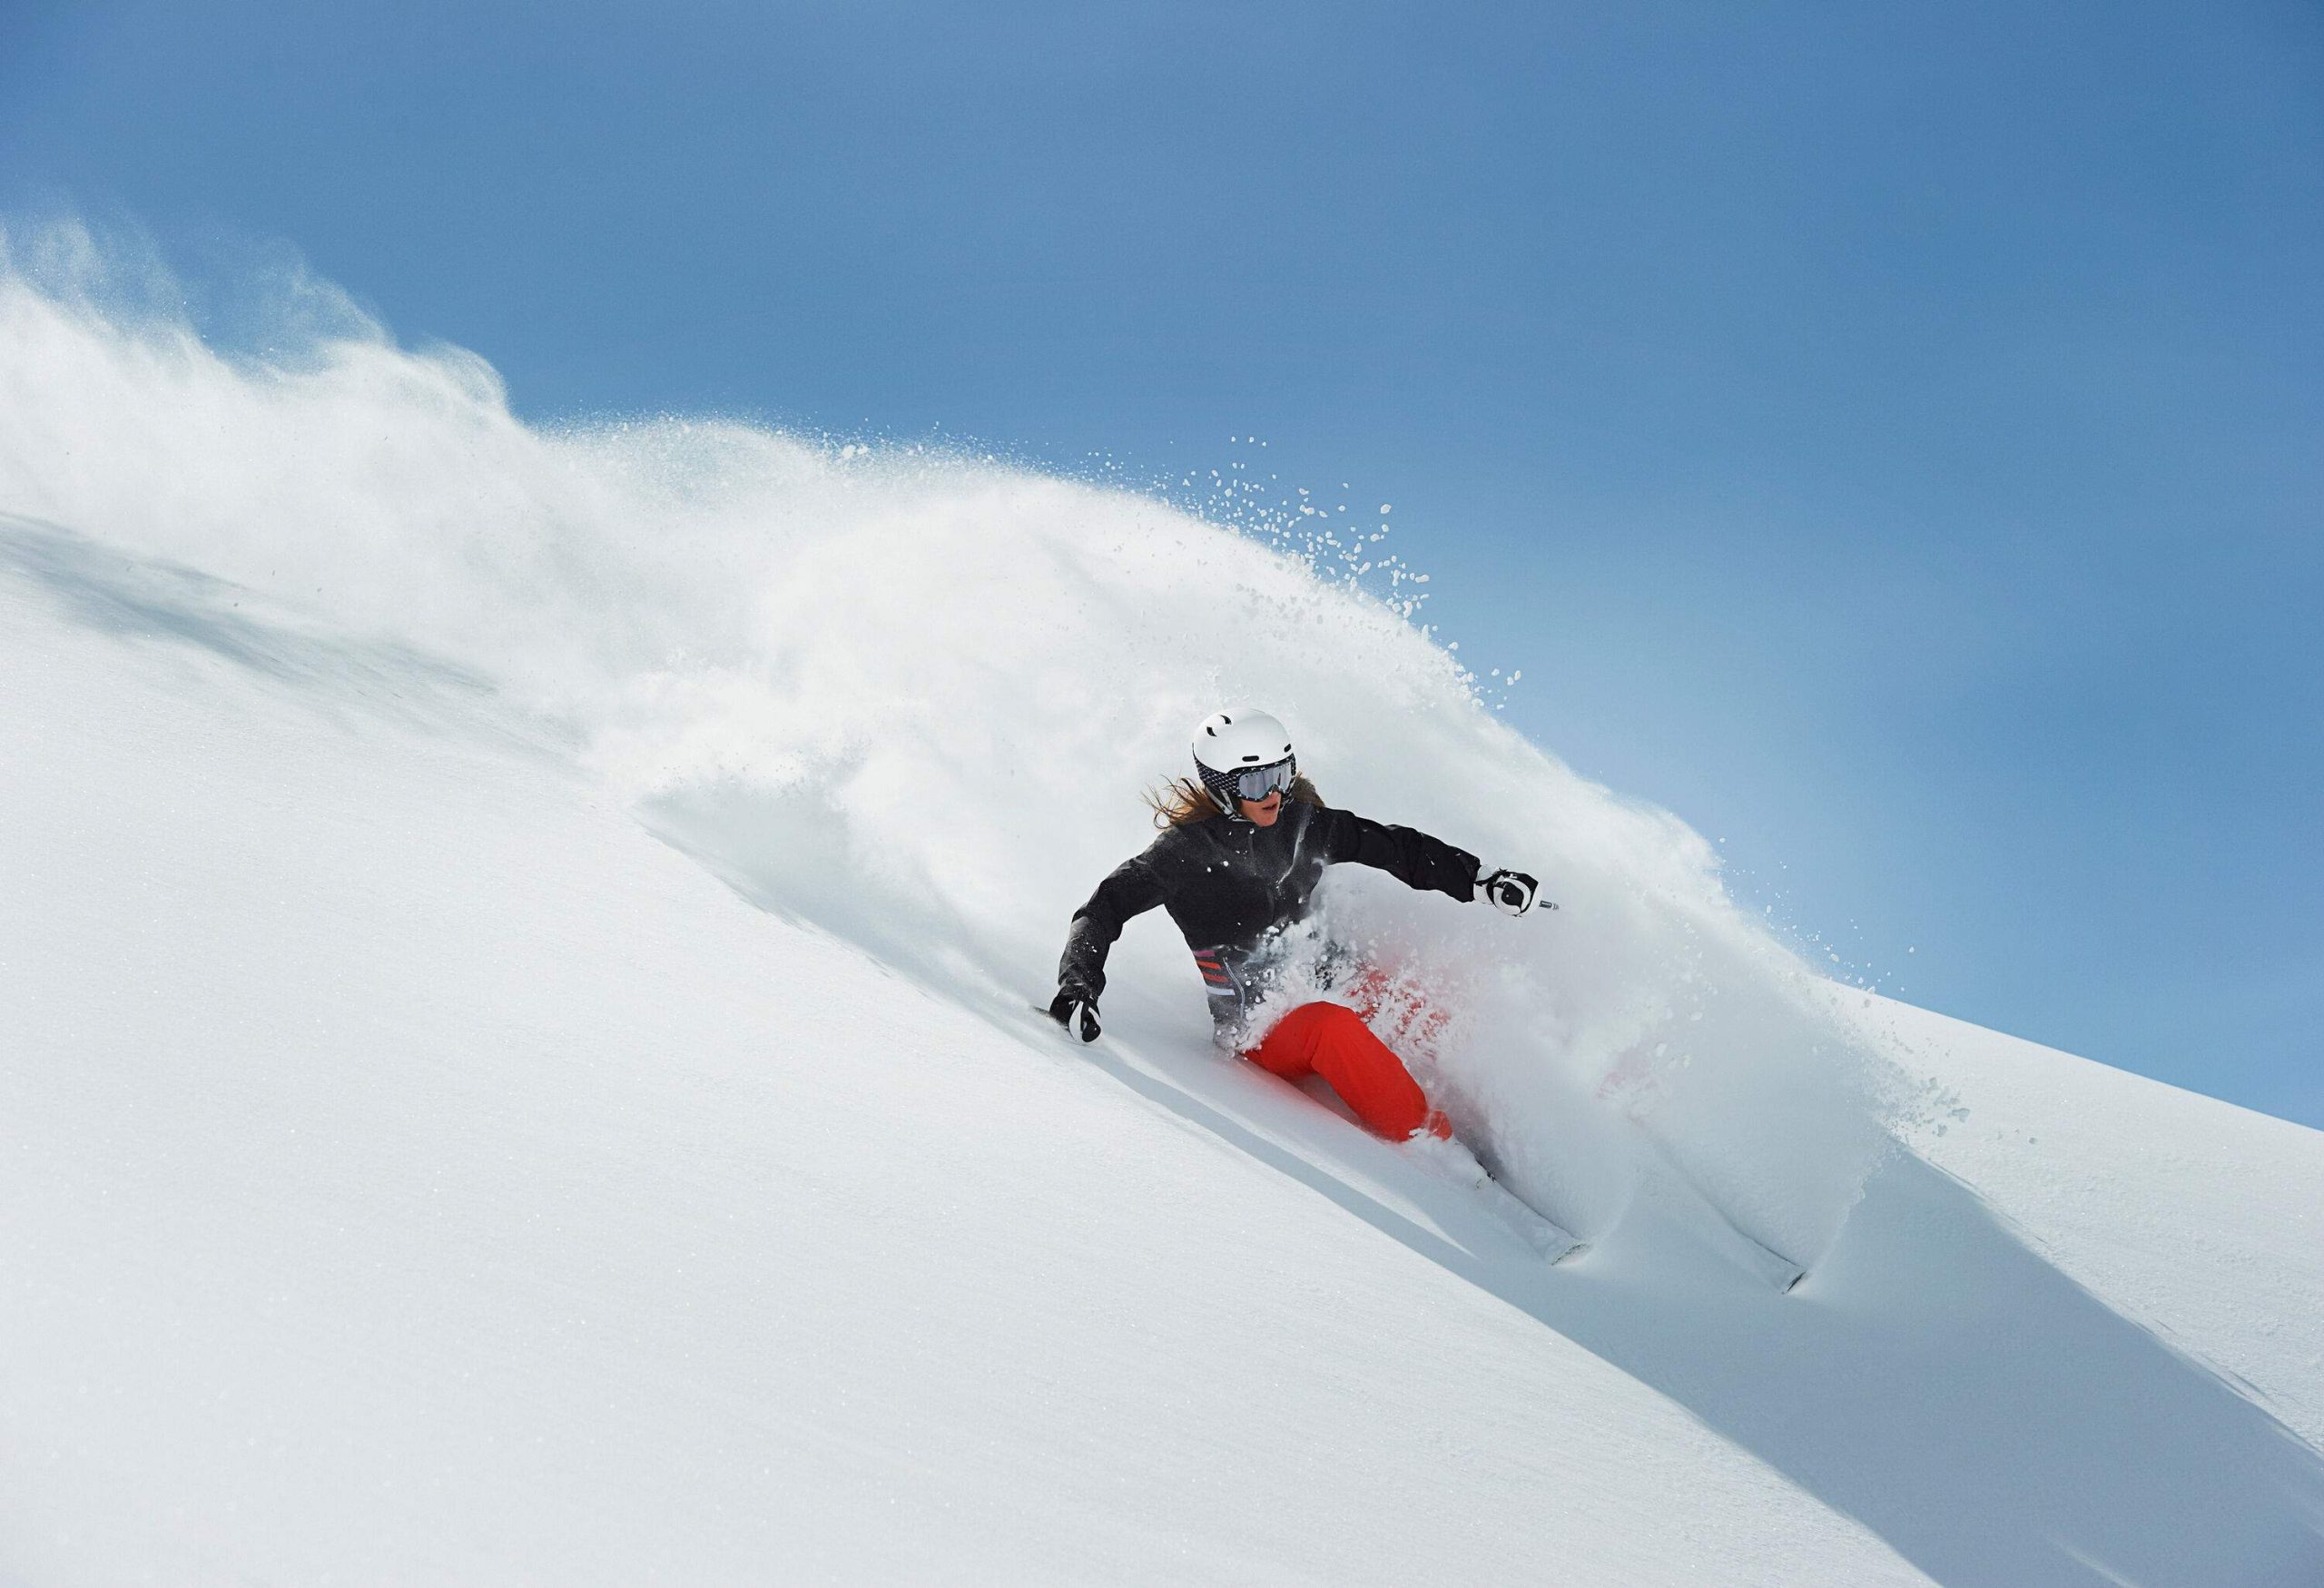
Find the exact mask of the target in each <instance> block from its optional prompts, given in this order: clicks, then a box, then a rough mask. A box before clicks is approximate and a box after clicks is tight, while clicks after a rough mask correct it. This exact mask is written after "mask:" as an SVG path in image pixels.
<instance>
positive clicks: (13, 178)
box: [0, 0, 2324, 1125]
mask: <svg viewBox="0 0 2324 1588" xmlns="http://www.w3.org/2000/svg"><path fill="white" fill-rule="evenodd" d="M59 211H68V212H78V213H82V214H85V215H88V216H91V217H93V218H95V219H98V220H100V221H127V222H132V223H134V224H136V225H139V226H142V227H143V228H145V229H147V230H148V231H150V232H152V233H153V235H154V236H155V237H156V238H157V239H158V240H159V242H161V244H162V247H163V249H164V250H165V252H168V253H169V254H170V256H171V257H172V260H173V261H175V262H176V263H178V264H179V265H181V266H182V267H184V268H186V269H189V270H192V271H195V272H196V273H197V274H201V273H203V272H208V273H209V274H210V275H211V276H212V278H213V279H216V280H218V281H231V279H232V278H233V276H234V275H235V273H236V271H238V270H240V269H241V268H242V267H244V266H245V265H247V263H248V262H249V261H251V260H253V259H258V258H263V257H264V256H265V254H266V251H267V250H268V249H269V248H270V247H272V246H278V245H288V246H292V247H295V248H296V249H298V250H299V251H300V252H303V254H304V255H305V256H306V257H307V258H308V259H309V260H310V261H312V263H313V265H314V267H315V268H316V269H317V270H318V271H320V272H321V273H323V274H325V275H327V276H329V277H330V278H331V279H333V280H335V281H339V282H340V283H342V284H344V285H346V286H348V287H350V289H352V290H354V291H357V292H358V293H359V294H361V295H362V296H364V297H365V298H366V299H368V300H369V301H370V302H371V303H372V304H374V305H375V306H376V308H377V309H378V311H379V313H380V314H381V315H382V316H383V317H384V318H385V319H386V320H387V321H388V322H389V324H390V325H392V326H393V327H394V328H395V329H396V330H397V331H398V332H399V334H401V335H402V336H403V337H404V338H406V339H407V340H424V339H428V338H443V339H446V340H451V341H455V342H458V343H460V344H462V345H464V346H468V347H471V348H474V349H476V350H478V351H479V352H481V353H483V354H484V355H485V356H486V357H487V358H488V359H490V360H492V361H493V362H494V363H495V364H496V365H497V367H498V368H499V369H500V370H501V371H502V372H503V373H504V375H505V376H506V377H507V380H508V382H509V386H510V390H511V394H512V398H513V400H514V401H515V403H516V404H517V407H518V409H519V410H520V411H522V412H525V413H527V415H530V416H535V417H554V416H560V415H567V414H576V413H602V412H608V411H617V412H633V411H638V410H649V409H686V410H704V409H719V410H725V411H734V412H744V413H750V414H753V415H758V416H763V417H765V418H769V419H776V420H779V421H783V422H788V423H793V424H799V425H805V426H812V427H816V428H823V429H837V430H842V431H848V432H867V431H868V432H871V433H875V434H881V435H892V436H912V437H918V436H924V435H929V434H931V433H940V434H944V435H948V436H956V437H973V438H976V439H980V440H982V441H985V442H990V443H992V444H994V445H997V446H999V447H1000V448H1003V449H1008V450H1009V451H1011V452H1013V453H1016V454H1018V455H1020V456H1023V457H1026V458H1029V459H1036V460H1041V461H1045V462H1048V463H1050V464H1054V465H1057V466H1060V467H1065V468H1068V469H1074V468H1085V467H1089V466H1090V465H1091V464H1092V461H1093V459H1106V460H1108V461H1109V462H1110V464H1111V465H1112V466H1114V467H1118V469H1121V470H1122V471H1123V472H1124V473H1126V474H1127V475H1128V476H1129V477H1131V478H1151V477H1162V476H1175V475H1176V474H1177V473H1179V472H1181V471H1182V470H1184V469H1187V468H1193V469H1198V470H1203V471H1206V470H1207V469H1211V468H1214V467H1217V468H1224V467H1226V464H1227V463H1228V462H1229V461H1230V460H1233V459H1238V458H1248V457H1250V456H1252V451H1251V449H1249V448H1247V447H1246V446H1244V445H1243V444H1242V443H1241V442H1240V441H1239V440H1237V441H1236V442H1233V443H1230V441H1229V437H1230V436H1231V437H1235V438H1241V437H1245V436H1254V437H1258V438H1263V439H1265V441H1266V442H1267V444H1268V445H1267V448H1266V449H1265V455H1264V456H1265V459H1266V462H1267V466H1268V469H1269V470H1270V471H1272V472H1276V473H1279V474H1280V475H1281V476H1282V477H1283V478H1284V479H1285V481H1286V482H1297V483H1306V484H1312V485H1315V486H1318V487H1321V488H1327V489H1328V488H1333V487H1336V485H1337V484H1338V482H1340V481H1342V480H1346V481H1348V482H1350V486H1351V488H1352V491H1353V493H1354V496H1355V497H1356V498H1359V499H1364V500H1371V501H1388V502H1393V503H1394V504H1396V514H1395V518H1394V522H1395V524H1396V525H1397V527H1398V538H1399V541H1400V543H1401V545H1400V549H1401V550H1402V551H1403V555H1404V556H1405V557H1407V558H1408V559H1410V560H1411V561H1412V562H1413V564H1415V565H1416V566H1418V567H1422V568H1424V569H1427V570H1429V571H1431V572H1432V573H1433V575H1434V577H1433V580H1432V584H1431V588H1432V589H1433V591H1434V592H1435V596H1434V597H1433V617H1434V620H1435V621H1436V622H1437V623H1438V624H1439V625H1441V626H1442V627H1443V631H1444V632H1445V633H1446V634H1447V635H1449V636H1453V637H1457V638H1459V639H1460V640H1461V641H1462V655H1463V656H1464V657H1467V658H1469V659H1470V661H1471V662H1472V665H1474V666H1478V667H1480V668H1481V669H1482V668H1485V667H1490V666H1502V667H1504V668H1508V667H1521V668H1522V669H1523V670H1524V673H1525V675H1526V676H1525V681H1524V682H1523V684H1521V686H1519V688H1518V689H1517V691H1516V692H1515V693H1514V695H1512V699H1511V703H1510V705H1509V708H1508V715H1509V716H1510V718H1511V719H1512V721H1513V722H1514V723H1515V724H1516V725H1518V726H1519V727H1521V728H1522V729H1523V730H1524V731H1526V732H1527V733H1528V734H1530V735H1531V736H1533V737H1534V738H1535V739H1537V740H1538V741H1540V742H1541V743H1542V744H1543V745H1546V746H1548V747H1549V748H1551V749H1552V750H1554V751H1556V752H1557V753H1559V754H1560V755H1563V756H1565V757H1566V758H1567V759H1568V760H1570V761H1571V762H1572V763H1573V764H1576V765H1577V766H1578V767H1580V768H1581V770H1583V771H1584V772H1586V773H1589V774H1592V775H1594V776H1597V777H1600V778H1601V779H1603V780H1605V781H1607V782H1609V783H1610V784H1614V785H1615V786H1617V787H1620V788H1622V789H1624V790H1626V791H1629V792H1631V793H1634V794H1640V795H1643V796H1646V797H1649V798H1651V799H1654V800H1657V801H1659V802H1660V803H1663V804H1668V805H1669V806H1670V807H1672V808H1673V809H1675V810H1677V811H1678V812H1679V814H1682V815H1684V816H1685V817H1687V818H1688V819H1689V821H1690V822H1692V823H1694V824H1696V825H1697V826H1698V827H1699V828H1701V829H1702V830H1703V831H1704V832H1706V833H1709V834H1710V835H1712V836H1714V837H1717V838H1719V839H1720V840H1722V841H1723V843H1724V845H1725V848H1726V849H1727V851H1728V854H1729V856H1730V859H1731V862H1732V864H1733V866H1734V868H1735V871H1736V874H1737V878H1738V889H1739V891H1740V892H1742V893H1744V894H1745V895H1746V896H1747V897H1749V898H1752V899H1754V900H1755V901H1764V902H1772V903H1773V904H1774V905H1775V906H1776V911H1777V915H1778V917H1779V918H1781V919H1784V920H1786V921H1787V922H1789V923H1791V924H1792V925H1793V926H1794V927H1795V928H1796V929H1797V930H1799V931H1801V932H1814V933H1817V934H1819V935H1820V936H1821V937H1822V938H1823V939H1825V940H1826V941H1827V942H1830V943H1831V944H1832V945H1833V946H1834V947H1835V948H1836V949H1837V952H1840V954H1841V955H1842V957H1843V958H1844V959H1845V960H1846V961H1847V962H1850V963H1851V964H1854V965H1856V966H1860V967H1868V968H1869V970H1870V972H1871V973H1872V974H1873V975H1874V976H1875V977H1876V978H1877V979H1878V980H1880V981H1882V983H1883V984H1884V986H1885V987H1886V988H1887V989H1888V990H1891V991H1896V992H1898V993H1900V994H1901V995H1903V996H1905V997H1906V998H1909V999H1911V1000H1912V1001H1915V1002H1920V1003H1925V1004H1927V1005H1929V1006H1931V1007H1935V1008H1938V1009H1942V1010H1945V1011H1947V1012H1950V1013H1955V1014H1958V1015H1960V1016H1962V1017H1964V1018H1965V1019H1969V1020H1973V1021H1977V1022H1979V1023H1982V1024H1987V1025H1993V1026H1997V1027H1999V1028H2001V1029H2003V1030H2006V1031H2014V1032H2017V1033H2019V1034H2022V1035H2025V1036H2030V1037H2033V1038H2035V1039H2037V1040H2040V1041H2047V1042H2052V1043H2054V1044H2056V1045H2058V1046H2061V1047H2064V1048H2068V1049H2071V1050H2075V1051H2078V1052H2083V1053H2087V1054H2090V1055H2092V1056H2093V1057H2097V1058H2102V1059H2104V1060H2108V1061H2110V1062H2112V1063H2116V1064H2120V1065H2122V1066H2124V1067H2125V1068H2129V1069H2133V1070H2141V1071H2142V1072H2145V1073H2148V1074H2152V1075H2156V1076H2159V1077H2161V1078H2162V1079H2164V1080H2170V1081H2172V1082H2174V1083H2176V1084H2179V1085H2183V1086H2189V1087H2192V1088H2195V1089H2197V1090H2203V1091H2208V1092H2211V1093H2214V1094H2215V1095H2219V1096H2222V1097H2226V1098H2229V1099H2230V1100H2235V1101H2238V1102H2241V1103H2244V1104H2247V1105H2249V1106H2251V1107H2255V1108H2260V1109H2264V1110H2270V1111H2271V1112H2276V1113H2280V1114H2283V1115H2285V1116H2287V1117H2290V1118H2293V1119H2300V1120H2303V1121H2305V1122H2307V1123H2309V1124H2316V1125H2324V1066H2319V1058H2324V1051H2320V1050H2324V1041H2319V1034H2318V1033H2319V1025H2320V1024H2324V886H2319V883H2324V839H2320V838H2319V822H2318V819H2317V814H2316V810H2317V803H2318V802H2317V799H2316V795H2315V790H2316V788H2317V786H2318V784H2319V778H2324V698H2319V697H2324V646H2319V643H2318V641H2317V639H2316V638H2315V637H2314V636H2315V633H2316V628H2317V621H2316V616H2315V615H2316V613H2317V611H2318V609H2319V602H2324V534H2319V528H2324V526H2319V508H2324V445H2319V443H2324V291H2319V289H2320V288H2324V12H2319V10H2318V9H2317V8H2316V7H2315V6H2314V5H2308V4H2291V3H2283V4H2243V3H2240V0H2223V3H2221V4H2215V5H2206V6H2160V5H2139V4H2130V5H2024V4H1982V3H1971V4H1947V5H1881V6H1876V7H1864V6H1840V5H1796V6H1737V7H1724V6H1704V5H1656V4H1622V5H1610V4H1609V5H1594V6H1586V7H1583V6H1566V5H1512V6H1498V7H1496V6H1461V5H1432V6H1426V7H1422V6H1406V7H1384V6H1364V5H1218V6H1203V5H1183V4H1181V5H1153V6H1125V5H1047V6H994V7H987V8H981V9H980V10H979V11H978V12H977V13H975V14H970V12H969V11H968V10H967V9H965V8H955V7H933V6H925V7H923V6H909V5H880V4H848V5H673V6H668V7H643V6H619V7H615V6H609V5H558V6H550V5H509V4H500V3H497V0H465V3H463V4H459V5H438V4H428V3H419V4H403V5H395V6H380V7H327V6H314V5H238V4H206V5H192V4H150V5H148V4H133V3H127V4H113V5H105V4H91V5H41V4H39V3H37V0H35V3H34V4H31V5H26V4H24V3H22V0H19V3H18V4H16V5H11V6H8V7H5V8H0V212H5V213H7V214H11V215H15V216H16V217H19V218H23V217H28V216H37V215H44V214H50V213H54V212H59ZM1908 948H1909V949H1911V950H1912V951H1913V952H1911V953H1909V954H1908V953H1907V952H1906V950H1907V949H1908Z"/></svg>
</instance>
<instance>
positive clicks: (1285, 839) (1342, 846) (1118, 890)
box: [1058, 798, 1477, 1047]
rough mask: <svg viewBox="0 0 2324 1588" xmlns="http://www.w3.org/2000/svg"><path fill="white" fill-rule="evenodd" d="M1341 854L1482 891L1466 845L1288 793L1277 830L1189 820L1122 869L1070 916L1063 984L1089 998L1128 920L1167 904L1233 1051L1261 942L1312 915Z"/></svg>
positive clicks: (1262, 968) (1400, 873) (1413, 879)
mask: <svg viewBox="0 0 2324 1588" xmlns="http://www.w3.org/2000/svg"><path fill="white" fill-rule="evenodd" d="M1344 861H1354V863H1356V864H1358V865H1368V866H1372V867H1374V868H1376V869H1377V870H1380V871H1384V872H1386V873H1389V874H1390V875H1392V876H1393V877H1395V878H1396V879H1397V880H1398V881H1399V882H1401V883H1404V884H1405V885H1406V886H1407V887H1413V888H1420V889H1423V890H1426V889H1433V890H1434V891H1435V892H1437V893H1445V894H1449V895H1450V896H1452V898H1455V899H1459V900H1462V902H1466V901H1468V900H1470V899H1472V898H1474V897H1475V896H1476V882H1477V857H1476V856H1475V855H1473V854H1471V853H1469V852H1468V851H1466V850H1463V849H1455V848H1453V847H1452V845H1451V844H1449V843H1444V842H1443V840H1442V839H1436V838H1431V837H1430V836H1429V835H1428V834H1427V833H1421V832H1416V831H1414V830H1413V828H1410V827H1390V826H1384V825H1383V824H1380V823H1378V822H1373V821H1367V820H1365V819H1364V817H1362V816H1359V815H1356V814H1354V812H1351V811H1335V810H1333V809H1331V808H1330V807H1328V806H1325V805H1322V804H1310V803H1309V802H1308V801H1306V800H1305V799H1298V798H1293V799H1287V800H1285V801H1284V803H1283V809H1282V814H1280V815H1278V816H1276V818H1275V824H1274V825H1273V826H1269V827H1261V826H1258V825H1257V824H1255V823H1251V822H1247V821H1243V820H1241V819H1239V818H1236V817H1230V816H1225V815H1220V816H1214V817H1211V818H1210V819H1209V820H1207V821H1202V822H1190V823H1188V824H1187V825H1185V826H1183V827H1172V828H1169V829H1167V830H1166V831H1165V832H1164V833H1162V835H1161V836H1160V837H1158V838H1157V839H1155V841H1154V842H1153V843H1151V844H1149V845H1147V850H1146V853H1143V854H1140V855H1137V856H1136V857H1135V858H1133V859H1130V860H1126V861H1124V862H1122V863H1121V864H1120V865H1118V866H1117V867H1115V868H1114V872H1113V874H1112V875H1110V876H1108V878H1107V879H1106V880H1105V881H1104V882H1102V883H1098V891H1097V892H1096V893H1092V894H1090V895H1089V902H1088V903H1086V904H1084V905H1082V906H1081V908H1080V909H1078V910H1077V911H1075V912H1074V914H1073V930H1072V932H1071V933H1070V934H1069V935H1068V937H1067V939H1066V944H1065V957H1064V958H1063V959H1062V960H1060V961H1059V962H1058V981H1059V985H1061V986H1064V987H1069V988H1079V989H1080V990H1082V991H1086V992H1087V993H1088V995H1089V996H1090V997H1092V998H1095V997H1096V996H1097V995H1098V994H1099V993H1100V992H1103V991H1105V989H1106V952H1107V951H1108V949H1110V948H1112V947H1113V945H1114V940H1115V939H1116V938H1118V937H1119V936H1120V935H1121V932H1122V925H1123V923H1124V922H1127V921H1128V920H1129V918H1130V917H1131V916H1133V915H1139V914H1143V913H1144V912H1147V911H1148V910H1151V909H1153V908H1154V907H1155V906H1156V905H1157V904H1159V905H1161V906H1162V907H1163V908H1164V909H1166V910H1167V911H1168V912H1170V919H1171V920H1172V921H1174V922H1177V926H1178V931H1179V932H1181V933H1183V934H1184V935H1185V937H1186V940H1187V947H1188V948H1190V949H1192V950H1193V951H1194V953H1195V963H1196V968H1197V969H1199V970H1200V971H1201V972H1202V979H1203V985H1204V988H1205V990H1206V991H1207V992H1208V993H1209V995H1210V1013H1211V1019H1212V1021H1214V1023H1215V1025H1216V1034H1217V1036H1218V1039H1219V1041H1221V1042H1222V1043H1223V1044H1225V1045H1226V1046H1230V1047H1232V1046H1237V1045H1239V1043H1238V1041H1237V1036H1238V1033H1239V1032H1240V1031H1241V1029H1242V1027H1243V1024H1244V1019H1245V1016H1246V1014H1247V1013H1248V1012H1249V1010H1250V1007H1251V1005H1252V1004H1253V1003H1255V1002H1256V1001H1257V999H1258V997H1259V996H1260V994H1261V993H1262V992H1263V991H1265V979H1266V973H1267V971H1268V969H1269V967H1268V966H1267V965H1266V964H1265V961H1266V958H1267V956H1266V954H1265V952H1264V950H1265V946H1266V945H1267V943H1268V942H1269V941H1270V940H1271V939H1272V937H1273V936H1274V934H1275V933H1276V932H1279V931H1280V929H1281V928H1283V927H1285V926H1288V925H1290V924H1291V923H1292V922H1296V921H1300V920H1303V919H1305V916H1306V914H1307V911H1308V901H1309V899H1310V897H1311V896H1312V895H1313V894H1314V893H1315V884H1316V883H1319V882H1321V881H1322V880H1323V876H1324V867H1325V866H1327V865H1333V864H1336V863H1340V862H1344Z"/></svg>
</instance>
